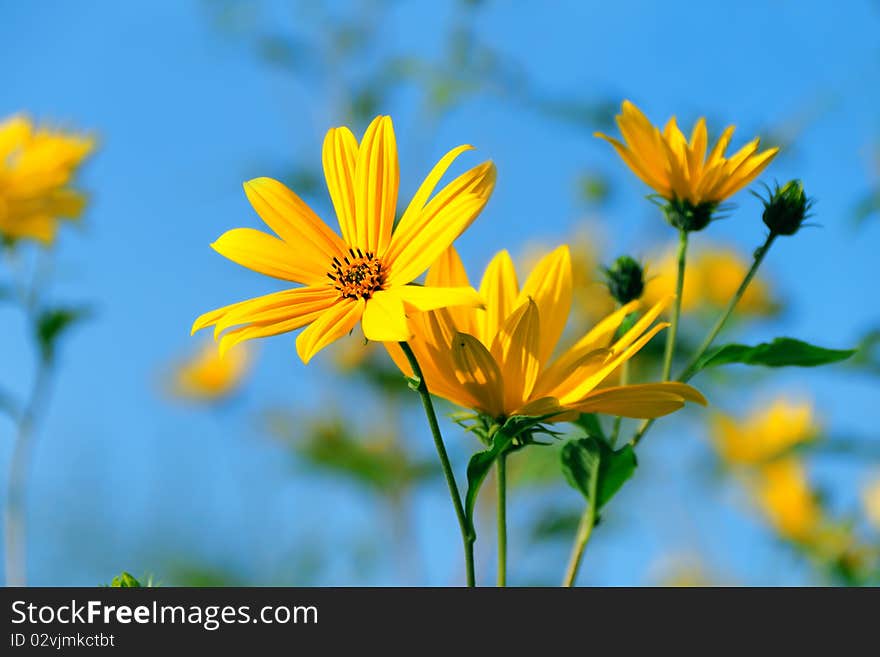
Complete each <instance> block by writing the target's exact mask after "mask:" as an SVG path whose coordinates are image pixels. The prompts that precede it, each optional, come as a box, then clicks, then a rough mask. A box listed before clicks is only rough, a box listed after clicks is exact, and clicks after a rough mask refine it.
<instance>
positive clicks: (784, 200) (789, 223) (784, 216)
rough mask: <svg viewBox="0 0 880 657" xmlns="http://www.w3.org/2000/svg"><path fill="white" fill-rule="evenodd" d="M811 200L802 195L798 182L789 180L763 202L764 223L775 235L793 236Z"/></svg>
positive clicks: (802, 220)
mask: <svg viewBox="0 0 880 657" xmlns="http://www.w3.org/2000/svg"><path fill="white" fill-rule="evenodd" d="M812 203H813V202H812V200H811V199H809V198H807V195H806V194H805V193H804V185H803V183H801V181H800V180H791V181H789V182H787V183H785V185H783V186H782V187H779V185H777V186H776V189H775V190H774V191H773V192H772V193H771V194H770V197H769V198H768V199H767V200H765V201H764V215H763V219H764V223H765V224H766V225H767V228H769V229H770V230H771V232H773V233H776V234H777V235H794V234H795V233H796V232H798V229H799V228H800V227H801V225H802V224H803V223H804V219H805V218H806V217H807V212H809V210H810V206H811V205H812Z"/></svg>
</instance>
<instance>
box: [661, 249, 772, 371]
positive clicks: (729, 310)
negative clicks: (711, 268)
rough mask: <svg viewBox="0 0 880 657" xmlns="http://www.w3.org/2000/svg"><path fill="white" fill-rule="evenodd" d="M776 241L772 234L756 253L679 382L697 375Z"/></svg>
mask: <svg viewBox="0 0 880 657" xmlns="http://www.w3.org/2000/svg"><path fill="white" fill-rule="evenodd" d="M775 239H776V233H773V232H771V233H770V234H769V235H768V236H767V239H766V240H765V241H764V243H763V244H762V245H761V246H760V247H759V248H758V250H757V251H755V260H754V262H752V267H751V269H749V271H748V272H747V273H746V275H745V278H743V280H742V283H740V284H739V287H738V288H737V289H736V292H734V294H733V297H731V299H730V301H729V302H728V304H727V307H726V308H725V309H724V311H723V312H722V313H721V315H720V316H719V317H718V321H716V322H715V325H714V326H713V327H712V329H711V330H710V331H709V333H708V335H706V338H705V340H703V342H702V344H700V346H699V347H698V348H697V351H696V353H695V354H694V356H693V358H691V360H690V362H688V364H687V366H686V367H685V368H684V370H682V373H681V376H679V377H678V380H679V381H683V382H687V381H689V380H690V379H691V377H693V375H694V374H696V371H695V369H694V368H695V366H696V364H697V363H698V362H699V360H700V358H702V357H703V354H705V353H706V351H708V349H709V347H711V346H712V343H713V342H714V341H715V338H717V337H718V334H719V333H721V330H722V329H723V328H724V325H725V324H726V323H727V320H728V319H730V316H731V315H732V314H733V311H734V309H735V308H736V306H737V304H738V303H739V301H740V299H742V297H743V295H744V294H745V292H746V288H748V286H749V283H751V282H752V279H753V278H754V277H755V274H756V273H757V271H758V267H760V266H761V263H762V262H763V261H764V256H766V255H767V251H769V250H770V247H771V246H772V245H773V241H774V240H775Z"/></svg>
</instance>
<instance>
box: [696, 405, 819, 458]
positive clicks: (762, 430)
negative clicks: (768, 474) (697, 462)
mask: <svg viewBox="0 0 880 657" xmlns="http://www.w3.org/2000/svg"><path fill="white" fill-rule="evenodd" d="M818 431H819V427H818V422H817V421H816V418H815V417H814V415H813V409H812V406H811V405H810V404H808V403H806V402H796V401H791V400H788V399H783V398H779V399H775V400H773V401H772V402H771V403H769V404H767V405H762V406H761V407H759V408H757V409H755V410H754V411H752V412H751V413H750V414H749V415H748V417H746V418H745V419H737V418H732V417H730V416H727V415H723V414H720V413H717V414H715V415H714V416H713V417H712V420H711V434H712V439H713V441H714V443H715V446H716V448H717V449H718V452H719V454H720V455H721V457H722V458H723V459H724V461H726V462H727V463H730V464H734V465H754V464H759V463H764V462H766V461H770V460H772V459H775V458H777V457H779V456H781V455H783V454H785V452H787V451H788V450H790V449H791V448H792V447H795V446H796V445H800V444H802V443H805V442H807V441H810V440H812V439H814V438H815V437H816V434H817V433H818Z"/></svg>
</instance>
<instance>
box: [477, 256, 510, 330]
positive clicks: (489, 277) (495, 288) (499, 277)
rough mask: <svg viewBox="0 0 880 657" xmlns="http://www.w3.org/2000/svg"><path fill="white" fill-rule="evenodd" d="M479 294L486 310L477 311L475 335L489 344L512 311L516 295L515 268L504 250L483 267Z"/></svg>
mask: <svg viewBox="0 0 880 657" xmlns="http://www.w3.org/2000/svg"><path fill="white" fill-rule="evenodd" d="M480 295H481V296H482V297H483V299H485V301H486V310H485V312H478V313H477V314H476V319H477V322H476V323H477V335H478V336H479V338H480V339H481V340H482V341H483V344H492V341H493V340H494V339H495V336H496V335H497V334H498V331H499V330H500V329H501V325H502V324H503V323H504V320H505V319H507V316H508V315H510V313H512V312H513V309H514V307H515V304H516V299H517V296H518V295H519V283H518V281H517V280H516V269H515V268H514V266H513V260H511V258H510V254H509V253H508V252H507V251H506V250H503V251H499V252H498V253H497V254H495V257H494V258H492V260H491V261H490V262H489V265H488V266H487V267H486V272H485V273H484V274H483V280H482V281H480Z"/></svg>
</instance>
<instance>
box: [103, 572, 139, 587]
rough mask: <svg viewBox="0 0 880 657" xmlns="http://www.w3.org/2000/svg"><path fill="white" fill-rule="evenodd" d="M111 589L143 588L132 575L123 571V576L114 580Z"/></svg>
mask: <svg viewBox="0 0 880 657" xmlns="http://www.w3.org/2000/svg"><path fill="white" fill-rule="evenodd" d="M110 587H111V588H114V589H139V588H141V583H140V582H139V581H137V580H136V579H135V578H134V577H133V576H132V575H131V574H129V573H127V572H125V571H122V574H121V575H119V576H117V577H114V578H113V580H112V581H111V582H110Z"/></svg>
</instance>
